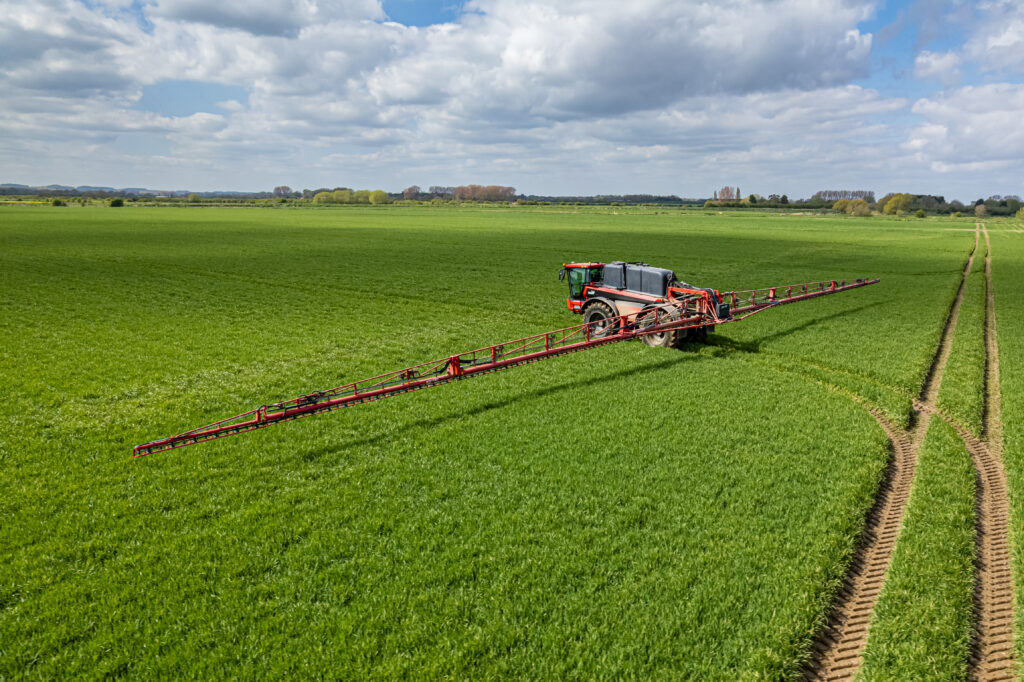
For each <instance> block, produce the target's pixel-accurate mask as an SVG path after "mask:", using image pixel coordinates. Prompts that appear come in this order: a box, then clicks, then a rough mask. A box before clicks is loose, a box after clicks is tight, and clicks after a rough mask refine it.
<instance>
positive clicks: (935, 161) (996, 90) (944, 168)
mask: <svg viewBox="0 0 1024 682" xmlns="http://www.w3.org/2000/svg"><path fill="white" fill-rule="evenodd" d="M913 112H914V113H915V114H919V115H920V116H922V117H923V118H924V119H925V120H926V123H924V124H922V125H920V126H918V127H916V128H914V129H913V130H911V131H910V135H909V137H908V139H907V141H906V142H905V143H904V148H905V149H906V150H907V151H909V152H912V153H913V154H914V155H915V157H916V158H917V159H919V160H920V161H921V162H923V163H928V164H930V166H931V168H932V169H933V170H935V171H936V172H940V173H948V172H951V171H955V170H963V171H977V170H979V169H992V168H1006V169H1012V170H1013V172H1014V173H1015V174H1016V177H1015V178H1014V182H1019V178H1020V176H1021V175H1022V173H1021V171H1024V128H1022V127H1021V125H1020V121H1021V116H1022V115H1024V84H1012V83H993V84H988V85H978V86H966V87H962V88H958V89H956V90H953V91H949V92H945V93H941V94H939V95H936V96H934V97H930V98H925V99H921V100H918V101H917V102H915V103H914V106H913ZM1007 182H1009V180H1007Z"/></svg>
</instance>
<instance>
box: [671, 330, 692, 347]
mask: <svg viewBox="0 0 1024 682" xmlns="http://www.w3.org/2000/svg"><path fill="white" fill-rule="evenodd" d="M695 331H697V330H696V329H677V330H676V338H675V343H673V344H672V347H673V348H683V347H684V346H685V345H686V344H688V343H690V342H691V341H693V333H694V332H695Z"/></svg>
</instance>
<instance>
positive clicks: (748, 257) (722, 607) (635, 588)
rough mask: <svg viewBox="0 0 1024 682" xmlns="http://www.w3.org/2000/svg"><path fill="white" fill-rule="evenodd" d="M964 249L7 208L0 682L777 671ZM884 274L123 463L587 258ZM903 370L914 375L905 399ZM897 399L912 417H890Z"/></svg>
mask: <svg viewBox="0 0 1024 682" xmlns="http://www.w3.org/2000/svg"><path fill="white" fill-rule="evenodd" d="M967 240H968V234H967V233H965V232H962V231H957V230H945V229H941V230H937V229H935V228H934V227H933V226H930V225H928V224H925V225H920V224H915V223H910V222H900V221H887V220H878V221H870V220H869V221H851V220H832V219H828V218H813V217H803V218H801V217H783V216H750V215H711V216H708V215H704V214H703V213H687V212H677V211H606V212H601V211H597V210H588V211H555V210H552V211H540V210H537V211H530V212H519V211H515V210H499V209H487V208H478V209H468V208H461V209H453V210H429V211H428V210H420V209H400V208H396V207H392V208H388V209H371V208H366V209H363V208H360V209H338V210H316V211H313V210H309V211H304V210H245V209H202V210H188V209H186V210H181V209H177V210H176V209H132V208H126V209H122V210H117V211H112V210H106V209H98V208H96V209H90V208H49V207H40V208H29V207H3V208H2V209H0V310H2V313H3V314H2V315H0V376H2V379H3V385H4V386H5V388H6V390H7V395H8V397H9V404H10V405H13V406H15V407H16V409H9V410H7V411H6V414H5V416H4V418H3V421H2V422H0V466H2V471H3V474H2V475H0V653H2V655H0V676H4V677H21V676H41V677H58V676H59V677H65V676H86V677H92V676H105V675H111V676H118V675H146V676H161V677H213V676H217V677H222V676H237V677H243V676H256V675H268V676H269V675H274V676H284V675H309V674H323V675H325V676H332V677H372V678H392V677H440V676H450V677H462V678H465V677H471V678H474V679H477V678H480V679H494V678H503V677H510V676H516V677H564V678H591V677H645V678H646V677H654V678H673V679H674V678H677V677H679V676H680V675H683V674H685V675H689V676H693V677H698V678H709V679H734V678H736V677H773V678H777V677H784V676H787V675H791V674H793V673H794V672H795V671H796V670H797V669H798V667H799V665H800V663H801V662H802V660H803V659H804V658H805V657H806V656H807V651H808V649H809V645H810V640H811V638H812V636H813V633H814V632H815V630H816V628H817V627H818V625H819V624H820V623H821V621H822V620H823V618H824V616H825V613H826V611H827V608H828V605H829V603H830V601H831V597H832V594H833V593H834V591H835V589H836V588H837V586H838V584H839V581H840V579H841V577H842V575H843V571H844V570H845V566H846V563H847V562H848V560H849V556H850V554H851V552H852V548H853V545H854V543H855V541H856V538H857V536H858V534H859V532H860V528H861V525H862V522H863V518H864V515H865V513H866V511H867V509H868V507H869V506H870V504H871V500H872V498H873V494H874V492H875V489H876V487H877V483H878V480H879V478H880V476H881V472H882V469H883V467H884V462H885V459H886V456H887V454H886V444H885V439H884V435H883V434H882V433H881V431H880V430H879V429H878V428H877V426H876V425H875V424H874V422H873V420H872V419H871V418H870V416H868V415H867V414H866V412H864V410H863V409H862V408H860V407H859V406H858V405H856V404H855V403H854V402H853V401H850V400H849V399H848V398H847V397H845V396H843V395H841V394H840V393H837V392H835V391H830V390H827V389H825V388H823V387H822V386H820V385H818V384H817V382H814V381H808V380H807V378H806V377H802V376H798V375H795V374H793V373H791V372H779V371H778V367H779V366H782V365H785V364H787V363H788V364H793V365H796V364H800V363H805V364H806V366H809V367H812V368H816V369H814V371H819V372H822V373H823V374H827V375H828V376H829V377H830V378H832V379H834V380H835V383H839V384H841V385H843V386H844V387H845V388H846V389H847V390H851V391H856V390H859V389H860V388H862V387H867V388H864V390H871V391H874V392H875V393H876V394H877V395H878V396H879V398H878V400H879V402H880V403H882V404H885V405H887V406H888V407H887V409H889V410H892V412H893V413H896V414H899V412H900V410H901V409H902V406H903V405H904V404H906V403H909V396H910V395H912V394H913V393H916V389H917V387H918V386H919V384H920V380H919V378H920V377H921V376H922V375H923V373H924V372H925V371H926V369H927V362H928V360H930V353H931V351H932V349H933V348H934V344H935V342H936V341H937V338H938V332H939V330H940V328H941V323H942V320H943V318H944V316H945V312H946V310H948V305H949V300H948V299H949V298H950V297H951V296H952V291H954V290H955V285H956V282H957V279H958V276H959V273H958V267H962V262H963V254H964V253H966V249H965V246H966V245H967V243H968V242H967ZM615 258H627V259H630V260H634V259H635V260H647V261H648V262H651V263H655V264H659V265H666V266H669V267H674V268H675V269H676V270H677V272H678V273H679V274H680V276H681V277H682V278H684V279H686V280H688V281H691V282H694V283H700V284H703V285H709V286H714V287H717V288H721V289H728V288H737V289H741V288H747V287H753V286H762V285H770V284H779V283H783V282H797V281H805V280H817V279H820V278H822V277H829V276H831V277H853V276H860V275H879V276H882V277H883V283H882V284H881V285H877V286H875V287H869V288H866V289H862V290H858V291H857V292H852V293H849V294H842V295H840V296H836V297H830V298H828V299H827V300H822V301H814V302H808V303H804V304H799V305H794V306H790V307H786V308H781V309H779V310H776V311H772V312H770V313H765V314H764V315H760V316H757V317H755V318H752V319H751V320H750V321H747V322H743V323H742V324H737V325H726V326H723V327H722V328H720V329H719V333H718V335H717V336H718V338H717V340H716V344H715V345H713V346H710V347H707V348H704V349H702V350H691V351H688V352H684V353H679V352H677V351H668V350H664V351H663V350H654V349H647V348H645V347H643V346H642V345H641V344H622V345H617V346H612V347H608V348H605V349H602V350H596V351H593V352H590V353H584V354H577V355H573V356H569V357H566V358H562V359H559V360H554V361H552V362H550V363H541V364H538V365H531V366H528V367H524V368H521V369H517V370H515V371H511V372H508V373H501V374H496V375H493V376H488V377H486V378H481V379H479V380H476V381H467V382H460V383H458V384H455V385H451V386H447V387H444V388H439V389H436V390H432V391H429V392H421V393H416V394H413V395H409V396H403V397H400V398H397V399H395V400H393V401H383V402H381V403H374V404H371V405H366V406H362V407H359V408H358V409H357V410H353V411H343V412H341V413H337V414H334V415H330V416H322V417H318V418H316V419H310V420H303V421H300V422H295V423H292V424H288V425H283V426H280V427H275V428H274V429H268V430H266V431H261V432H256V433H252V434H248V435H245V436H240V437H236V438H232V439H226V440H224V441H220V442H216V443H210V444H207V445H202V446H198V447H196V448H190V449H186V450H183V451H178V452H173V453H165V454H162V455H158V456H154V457H150V458H147V459H145V460H141V461H138V462H133V461H131V460H130V459H129V456H130V449H131V446H132V445H134V444H136V443H139V442H143V441H145V440H149V439H151V438H155V437H159V436H163V435H168V434H170V433H175V432H177V431H180V430H182V429H184V428H188V427H193V426H197V425H199V424H203V423H208V422H210V421H212V420H214V419H218V418H221V417H224V416H228V415H230V414H235V413H237V412H240V411H243V410H245V409H249V408H251V407H254V406H257V405H259V404H261V403H265V402H270V401H273V400H277V399H282V398H288V397H292V396H294V395H298V394H300V393H305V392H308V391H309V390H312V389H316V388H324V387H328V386H335V385H339V384H341V383H344V382H345V381H346V380H351V379H357V378H362V377H365V376H371V375H374V374H377V373H379V372H382V371H387V370H390V369H394V368H397V367H402V366H405V365H408V364H412V363H414V362H417V361H422V360H428V359H432V358H435V357H440V356H443V355H445V354H448V353H450V352H453V351H459V350H466V349H469V348H473V347H479V346H482V345H487V344H490V343H494V342H496V341H501V340H503V339H511V338H516V337H519V336H523V335H526V334H530V333H536V332H541V331H544V330H546V329H553V328H557V327H562V326H566V325H568V324H571V323H573V322H575V321H576V318H573V317H572V316H570V315H568V313H567V312H566V311H565V310H564V303H563V301H564V296H565V291H564V284H563V283H560V282H558V281H557V278H556V277H555V275H556V273H557V268H558V266H559V265H560V263H562V262H565V261H568V260H583V259H605V260H611V259H615ZM915 382H916V383H915ZM900 416H901V417H902V416H903V415H900Z"/></svg>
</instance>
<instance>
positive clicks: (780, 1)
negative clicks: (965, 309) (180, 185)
mask: <svg viewBox="0 0 1024 682" xmlns="http://www.w3.org/2000/svg"><path fill="white" fill-rule="evenodd" d="M875 5H876V3H875V2H874V0H721V1H719V2H692V3H679V2H675V1H673V0H636V1H635V2H629V3H622V2H618V1H614V2H613V1H612V0H587V1H584V0H562V1H558V2H556V1H555V0H531V1H530V2H525V3H524V2H517V1H513V0H475V1H474V2H470V3H467V4H466V5H465V12H464V13H463V14H462V15H461V16H460V17H459V18H458V20H457V21H453V22H450V23H446V24H441V25H436V26H429V27H410V26H403V25H401V24H397V23H394V22H390V21H387V17H386V16H385V14H384V13H383V10H382V9H381V4H380V2H379V1H378V0H354V1H352V2H346V1H344V0H286V1H285V2H271V0H250V1H248V2H243V1H242V0H224V1H223V2H209V1H208V0H202V1H200V0H143V2H141V3H140V2H131V3H129V2H128V1H127V0H104V1H102V2H100V1H94V2H90V3H83V2H80V1H78V0H38V1H37V2H33V3H24V2H18V1H17V0H0V12H3V15H4V16H5V22H4V23H2V24H0V87H2V88H3V91H4V98H2V99H0V164H2V165H0V169H2V170H4V172H6V173H10V174H12V175H11V177H12V179H14V180H18V179H21V180H27V181H33V180H32V178H30V177H26V176H25V175H24V173H26V172H29V171H33V169H37V170H36V171H34V172H39V171H41V170H42V169H47V168H61V167H68V164H70V163H72V162H74V163H77V164H78V166H77V167H78V168H80V169H81V170H80V177H81V181H83V182H84V181H87V180H88V181H89V182H103V183H105V184H106V183H114V182H117V181H115V180H114V179H104V178H102V177H94V176H95V175H96V174H97V173H101V172H106V170H107V169H120V171H119V172H121V173H122V175H124V174H129V173H130V174H132V175H131V177H130V179H127V180H125V181H123V184H132V185H135V184H139V183H140V182H142V180H143V179H145V178H147V177H158V176H159V172H160V169H161V168H163V169H165V170H166V172H167V173H170V174H172V175H171V176H170V177H181V178H183V180H182V181H181V182H185V181H187V182H192V183H196V182H201V183H202V184H203V185H205V186H220V187H223V186H224V185H225V184H226V183H228V182H235V183H239V184H240V185H242V186H243V187H239V188H252V187H254V186H255V187H259V186H261V183H262V184H266V183H270V184H271V186H272V185H273V184H280V182H281V178H280V175H283V174H286V173H287V174H290V175H294V174H296V173H301V174H302V177H307V178H309V177H323V178H324V180H323V182H324V183H325V184H327V183H331V184H346V183H353V182H360V183H363V182H365V183H366V184H371V183H372V182H376V183H377V184H380V185H384V186H388V187H395V186H400V185H401V183H407V184H412V183H413V182H415V183H418V184H426V183H429V182H431V181H437V182H439V183H441V184H448V183H450V182H451V183H457V182H495V183H499V184H512V183H514V182H518V183H520V184H522V183H529V182H530V181H531V179H532V180H533V182H534V187H533V189H534V190H535V191H546V190H548V189H550V190H551V191H613V190H616V189H623V182H624V178H625V179H627V180H628V182H629V183H634V184H633V186H634V187H636V186H637V185H640V184H643V185H645V186H647V187H650V188H655V187H665V185H666V182H667V181H666V180H665V178H673V180H671V182H673V183H674V182H680V183H685V182H693V183H698V184H699V186H701V187H703V186H704V184H706V183H708V182H709V178H715V181H714V182H712V183H711V184H712V185H714V184H715V183H717V184H718V185H721V184H725V183H730V184H736V183H737V182H740V183H742V184H745V185H749V184H750V183H749V182H748V180H749V179H750V178H751V177H754V176H755V175H757V174H758V173H760V174H762V175H763V174H764V173H765V172H766V170H771V172H772V173H775V174H777V175H778V176H780V177H782V176H786V177H791V178H796V177H807V178H808V179H807V182H809V183H817V182H818V180H819V179H820V176H821V168H822V165H823V164H825V165H828V167H829V168H830V170H832V171H834V172H837V173H840V174H846V175H842V177H841V178H837V179H836V181H837V182H838V181H839V180H841V179H842V178H845V177H849V178H850V180H849V181H850V183H851V186H853V185H856V186H866V185H867V182H866V179H865V178H864V177H863V174H864V173H865V172H875V171H877V169H880V168H884V167H886V166H887V165H888V166H889V167H891V166H892V164H893V162H892V160H891V156H890V155H889V154H888V153H887V152H888V151H890V150H889V149H887V147H886V144H885V142H886V141H889V142H891V140H892V138H893V137H894V133H893V132H892V131H891V130H889V129H888V128H887V127H886V124H885V123H884V120H885V117H886V116H887V115H889V114H891V113H893V112H895V111H899V110H901V109H903V108H905V107H906V105H907V103H906V102H904V101H903V100H900V99H897V98H889V97H885V96H882V95H881V94H879V93H878V92H876V91H874V90H871V89H869V88H861V87H856V86H852V85H849V83H850V82H851V81H852V80H855V79H858V78H862V77H864V76H866V75H868V72H869V61H870V60H869V56H870V50H871V46H872V40H873V38H872V36H871V35H870V34H865V33H862V32H861V31H860V30H859V29H858V28H857V26H858V24H859V22H861V21H863V20H865V19H867V18H869V17H870V16H871V13H872V12H873V11H874V8H875ZM991 5H992V8H994V9H992V10H991V12H990V13H991V14H992V16H995V14H996V13H998V12H1003V13H1004V14H1007V13H1011V14H1012V11H1011V10H1012V9H1013V8H1012V7H1011V3H1006V2H1002V3H1000V2H994V3H991ZM822 17H827V21H823V20H822ZM1011 24H1012V22H1009V23H1007V24H1006V26H1011ZM1008 31H1009V29H1008ZM1014 35H1015V34H1013V32H1012V31H1009V32H1007V31H1004V32H1003V33H1000V34H998V35H996V34H993V35H992V36H990V38H991V41H990V42H991V43H992V44H993V45H995V46H996V48H999V49H1001V48H1000V46H1002V45H1006V46H1008V47H1012V46H1013V45H1015V43H1014V40H1015V38H1014ZM972 40H973V39H972ZM977 40H981V38H977ZM993 41H994V42H993ZM979 44H980V43H979ZM985 44H986V45H988V44H989V43H985ZM997 52H998V50H997ZM958 56H961V57H962V56H963V53H953V52H949V53H930V52H926V53H922V54H921V55H920V56H919V57H918V60H917V63H916V65H915V70H916V72H917V74H918V76H919V77H922V78H938V79H939V80H941V81H943V82H946V83H952V81H951V80H949V79H950V78H951V74H953V73H955V72H956V70H957V68H958V65H957V61H956V60H957V58H958ZM993 63H996V62H993ZM1007 68H1009V67H1007ZM172 80H173V81H182V80H191V81H200V82H204V83H220V84H225V85H232V86H235V88H234V89H233V90H232V94H230V95H227V96H226V97H237V96H238V95H237V94H236V93H238V92H239V87H240V88H244V91H245V93H246V94H247V97H242V98H239V99H238V100H230V101H224V102H221V104H220V105H218V106H217V108H216V109H215V110H214V111H213V112H203V113H194V114H191V115H189V116H171V115H164V114H160V113H154V112H147V111H140V110H139V109H138V102H139V101H140V98H141V96H142V92H143V88H144V87H145V86H153V85H155V84H159V83H160V82H162V81H172ZM961 92H962V91H961ZM974 94H975V95H976V96H978V97H987V96H988V95H987V94H985V93H981V94H979V93H974ZM1003 94H1004V95H1007V93H1003ZM947 108H950V109H952V108H953V105H952V103H951V102H946V101H945V100H942V99H941V98H938V97H935V98H932V99H931V100H922V101H921V102H919V103H918V104H917V105H915V112H916V113H917V114H918V115H920V116H921V117H922V119H923V120H924V121H926V122H927V125H922V126H921V127H920V128H919V129H917V130H915V132H914V134H913V136H912V137H911V138H910V139H908V140H907V142H906V144H907V149H908V151H910V152H911V154H910V155H909V158H910V159H918V163H924V164H925V165H927V164H939V163H952V162H954V161H955V157H948V158H947V157H944V156H941V157H933V156H929V153H930V152H928V141H929V140H932V139H935V138H936V136H939V135H941V134H946V135H951V134H954V133H955V134H959V133H956V131H955V130H954V128H955V125H956V124H955V122H953V121H949V120H946V119H947V118H948V117H949V116H952V113H949V114H947V113H944V112H945V110H946V109H947ZM997 109H998V106H997ZM978 114H979V115H981V112H980V111H979V112H978ZM981 123H984V124H986V125H988V124H994V123H995V122H994V121H987V120H986V121H982V122H981ZM928 126H932V127H928ZM940 129H943V130H945V131H946V132H945V133H941V132H940ZM951 130H954V133H950V132H949V131H951ZM69 132H71V133H73V134H74V136H75V139H76V140H77V142H78V146H77V147H76V149H75V150H74V151H73V152H67V151H66V150H61V156H60V159H63V160H64V161H65V162H66V163H65V164H64V166H62V165H61V163H60V162H59V161H60V159H58V157H57V155H55V153H54V152H53V151H47V149H48V146H47V145H48V144H49V143H50V142H52V141H53V140H57V139H61V136H67V135H68V134H69ZM133 140H139V141H144V142H145V144H143V143H142V142H139V143H138V144H136V143H135V142H133ZM154 140H159V141H161V144H159V145H154V143H153V141H154ZM155 147H158V148H159V153H155V152H151V151H150V150H152V149H154V148H155ZM133 150H134V151H133ZM936 167H938V166H936ZM190 168H191V169H193V171H192V172H189V171H188V169H190ZM239 168H244V169H245V171H244V172H240V171H239ZM263 168H266V169H267V170H265V171H264V170H261V169H263ZM864 169H868V171H865V170H864ZM175 173H181V175H180V176H178V175H174V174H175ZM858 173H860V175H858ZM271 174H274V177H270V176H271ZM339 174H348V175H341V177H339ZM353 174H355V175H357V176H358V177H353V176H352V175H353ZM719 174H722V177H718V176H719ZM135 175H138V176H139V177H138V178H136V177H135ZM374 177H376V178H379V180H377V181H373V180H372V178H374ZM221 178H228V180H221ZM327 178H331V179H330V180H328V179H327ZM512 178H520V180H518V181H516V180H513V179H512ZM42 179H43V178H40V180H42ZM45 181H46V182H50V181H68V182H71V181H75V180H73V179H72V178H46V179H45ZM297 182H302V180H298V181H295V180H292V181H289V184H293V186H294V185H295V184H297ZM313 182H316V181H311V184H312V183H313ZM581 183H586V184H585V186H580V185H581ZM157 184H162V183H159V182H158V183H157ZM751 189H752V190H755V189H756V188H754V187H751Z"/></svg>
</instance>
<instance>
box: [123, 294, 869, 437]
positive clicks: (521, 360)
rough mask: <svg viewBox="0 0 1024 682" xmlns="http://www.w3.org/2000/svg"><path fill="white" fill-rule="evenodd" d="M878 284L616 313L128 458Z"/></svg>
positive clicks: (310, 397)
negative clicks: (720, 312) (719, 305)
mask: <svg viewBox="0 0 1024 682" xmlns="http://www.w3.org/2000/svg"><path fill="white" fill-rule="evenodd" d="M878 281H879V280H877V279H858V280H854V281H851V282H847V281H845V280H843V281H841V282H836V281H829V282H813V283H810V284H793V285H785V286H780V287H770V288H767V289H752V290H748V291H733V292H724V293H722V294H721V296H722V299H723V301H729V303H730V306H731V313H730V315H729V316H728V317H726V318H719V317H717V316H716V315H715V314H714V312H713V308H712V307H711V306H699V307H698V310H696V311H694V310H693V309H690V308H687V307H686V302H681V303H677V304H675V305H676V307H677V309H678V310H681V311H682V315H681V319H672V320H670V321H666V322H662V319H663V318H665V319H666V320H668V318H669V316H668V312H667V311H670V310H671V309H672V305H673V304H669V305H667V306H663V307H662V308H659V309H656V310H654V311H640V312H636V313H633V314H631V315H623V316H621V317H619V318H618V321H617V323H616V324H612V325H608V321H607V320H602V321H600V323H598V322H591V323H590V324H578V325H575V326H572V327H566V328H565V329H557V330H555V331H551V332H547V333H546V334H538V335H536V336H528V337H526V338H522V339H516V340H515V341H508V342H506V343H502V344H497V345H494V346H488V347H486V348H480V349H477V350H472V351H469V352H466V353H459V354H458V355H451V356H448V357H446V358H442V359H440V360H434V361H432V362H427V363H424V364H421V365H415V366H413V367H406V368H405V369H400V370H397V371H395V372H390V373H388V374H382V375H380V376H376V377H371V378H369V379H363V380H362V381H355V382H352V383H350V384H344V385H343V386H337V387H335V388H330V389H327V390H325V391H316V392H314V393H308V394H306V395H302V396H299V397H298V398H293V399H292V400H285V401H282V402H279V403H274V404H272V405H261V406H260V407H258V408H256V409H255V410H250V411H249V412H243V413H242V414H239V415H236V416H234V417H229V418H227V419H222V420H221V421H218V422H214V423H212V424H207V425H206V426H201V427H199V428H197V429H193V430H191V431H185V432H184V433H179V434H177V435H174V436H170V437H168V438H161V439H159V440H154V441H150V442H148V443H143V444H142V445H136V446H135V449H134V451H135V455H134V456H135V457H144V456H146V455H150V454H153V453H154V452H163V451H164V450H173V449H174V448H181V447H185V446H186V445H193V444H195V443H202V442H203V441H207V440H213V439H215V438H223V437H225V436H231V435H234V434H236V433H243V432H245V431H253V430H255V429H262V428H264V427H267V426H270V425H272V424H278V423H281V422H286V421H291V420H292V419H299V418H301V417H308V416H310V415H313V414H319V413H321V412H329V411H331V410H338V409H341V408H343V407H351V406H353V405H360V404H362V403H365V402H370V401H372V400H380V399H381V398H388V397H390V396H394V395H398V394H400V393H407V392H409V391H417V390H419V389H421V388H429V387H431V386H440V385H441V384H446V383H448V382H450V381H458V380H460V379H467V378H469V377H475V376H481V375H483V374H488V373H490V372H497V371H500V370H503V369H508V368H509V367H516V366H518V365H524V364H527V363H530V362H537V361H538V360H543V359H546V358H551V357H556V356H558V355H564V354H566V353H575V352H577V351H581V350H587V349H590V348H596V347H598V346H604V345H607V344H609V343H617V342H619V341H626V340H629V339H635V338H639V337H641V336H644V335H647V334H657V333H660V332H663V331H666V330H669V329H694V328H699V327H709V326H713V325H719V324H725V323H728V322H736V321H739V320H742V319H744V318H747V317H750V316H751V315H753V314H755V313H758V312H761V311H762V310H766V309H768V308H773V307H775V306H778V305H784V304H787V303H795V302H797V301H804V300H807V299H810V298H817V297H819V296H826V295H828V294H834V293H838V292H840V291H848V290H850V289H856V288H858V287H863V286H867V285H869V284H876V283H877V282H878ZM652 316H653V317H652ZM599 324H601V325H603V328H602V329H603V331H604V333H603V334H602V335H597V333H596V332H595V329H593V328H592V327H595V328H596V327H597V326H598V325H599ZM609 327H610V330H609Z"/></svg>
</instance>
